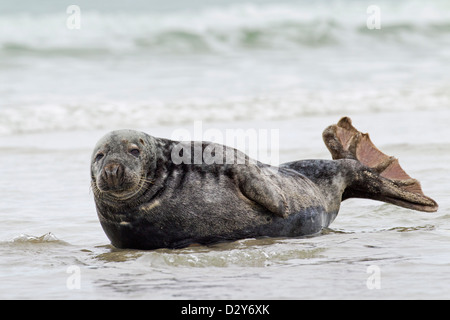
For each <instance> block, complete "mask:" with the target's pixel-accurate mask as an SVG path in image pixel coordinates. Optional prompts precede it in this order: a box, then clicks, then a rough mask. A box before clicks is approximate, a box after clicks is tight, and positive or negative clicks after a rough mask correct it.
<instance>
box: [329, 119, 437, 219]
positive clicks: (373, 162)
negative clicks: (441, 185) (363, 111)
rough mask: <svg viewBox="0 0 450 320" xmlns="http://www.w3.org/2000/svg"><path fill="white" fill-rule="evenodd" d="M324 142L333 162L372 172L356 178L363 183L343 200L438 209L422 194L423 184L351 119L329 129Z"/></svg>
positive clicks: (351, 187) (416, 208) (348, 191)
mask: <svg viewBox="0 0 450 320" xmlns="http://www.w3.org/2000/svg"><path fill="white" fill-rule="evenodd" d="M323 140H324V142H325V145H326V146H327V148H328V150H329V151H330V153H331V156H332V157H333V159H334V160H337V159H353V160H357V161H359V162H360V163H361V164H363V165H364V167H366V168H369V169H370V170H369V171H367V170H366V172H365V173H364V174H361V175H360V177H359V179H356V180H361V179H362V180H364V181H358V182H355V183H354V184H353V186H350V187H349V190H347V193H346V194H344V197H346V198H349V197H363V198H370V199H375V200H381V201H384V202H389V203H392V204H396V205H399V206H402V207H405V208H409V209H414V210H420V211H427V212H433V211H436V210H437V209H438V205H437V203H436V202H435V201H434V200H433V199H431V198H429V197H427V196H425V195H424V194H423V191H422V188H421V186H420V182H419V181H418V180H416V179H413V178H411V177H410V176H409V175H408V174H407V173H406V172H405V171H404V170H403V169H402V167H401V166H400V164H399V162H398V160H397V159H396V158H395V157H391V156H388V155H386V154H384V153H383V152H381V151H380V150H379V149H378V148H377V147H376V146H375V145H374V144H373V143H372V141H371V140H370V137H369V134H368V133H361V132H359V131H358V130H357V129H356V128H355V127H353V125H352V121H351V119H350V118H348V117H344V118H342V119H341V120H339V122H338V123H337V124H336V125H332V126H329V127H328V128H326V129H325V131H324V132H323ZM361 177H364V178H361ZM364 186H365V187H366V188H365V189H366V190H363V189H362V187H364ZM371 187H372V188H371Z"/></svg>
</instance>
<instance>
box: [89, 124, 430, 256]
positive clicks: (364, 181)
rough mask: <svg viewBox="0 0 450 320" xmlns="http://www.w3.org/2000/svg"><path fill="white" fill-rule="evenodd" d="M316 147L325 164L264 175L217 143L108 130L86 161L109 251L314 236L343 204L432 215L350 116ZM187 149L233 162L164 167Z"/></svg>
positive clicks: (263, 169)
mask: <svg viewBox="0 0 450 320" xmlns="http://www.w3.org/2000/svg"><path fill="white" fill-rule="evenodd" d="M323 139H324V142H325V144H326V146H327V148H328V149H329V151H330V152H331V155H332V158H333V160H302V161H293V162H289V163H284V164H281V165H280V166H279V167H278V168H276V170H274V168H273V167H271V166H270V165H267V164H264V163H261V162H258V161H254V160H252V159H250V158H249V157H248V156H246V155H245V154H244V153H242V152H240V151H238V150H236V149H233V148H230V147H227V146H224V145H219V144H214V143H207V142H179V141H173V140H169V139H162V138H156V137H153V136H150V135H148V134H146V133H143V132H138V131H133V130H118V131H113V132H111V133H108V134H107V135H106V136H104V137H103V138H102V139H100V141H99V142H98V143H97V145H96V146H95V149H94V152H93V154H92V164H91V187H92V190H93V194H94V199H95V204H96V209H97V213H98V217H99V220H100V223H101V225H102V227H103V229H104V231H105V233H106V235H107V236H108V238H109V239H110V241H111V243H112V245H114V246H115V247H118V248H136V249H156V248H182V247H185V246H188V245H190V244H212V243H216V242H221V241H232V240H237V239H243V238H249V237H251V238H257V237H297V236H305V235H314V234H317V233H319V232H320V231H321V230H322V229H323V228H324V227H327V226H329V225H330V223H331V222H333V220H334V219H335V218H336V216H337V214H338V211H339V208H340V205H341V202H342V201H344V200H346V199H348V198H368V199H374V200H380V201H384V202H388V203H391V204H394V205H398V206H402V207H405V208H409V209H414V210H420V211H426V212H433V211H436V210H437V209H438V205H437V203H436V202H435V201H434V200H432V199H431V198H429V197H427V196H425V195H424V194H423V192H422V189H421V186H420V183H419V182H418V181H417V180H415V179H412V178H411V177H410V176H409V175H408V174H407V173H406V172H405V171H404V170H403V169H402V168H401V166H400V165H399V162H398V160H397V159H396V158H394V157H390V156H387V155H386V154H384V153H382V152H381V151H380V150H378V149H377V148H376V147H375V146H374V145H373V143H372V142H371V140H370V138H369V135H368V134H363V133H361V132H359V131H358V130H357V129H355V128H354V127H353V125H352V123H351V120H350V118H348V117H344V118H342V119H341V120H340V121H339V122H338V123H337V124H335V125H331V126H329V127H328V128H326V129H325V131H324V132H323ZM180 146H181V148H180ZM195 148H201V150H202V151H207V150H210V151H211V150H212V149H213V150H215V151H214V152H218V151H220V152H218V154H215V157H216V158H217V156H219V157H224V158H225V157H228V158H227V159H228V160H229V159H230V158H229V156H230V154H231V155H232V156H233V157H234V158H233V159H234V161H232V163H229V162H230V161H224V162H223V163H220V164H218V163H217V161H216V162H213V163H210V162H208V163H207V162H206V161H200V162H195V163H185V162H181V163H178V162H179V161H178V162H177V161H173V155H174V153H175V154H176V155H178V156H181V157H183V156H184V155H183V154H182V153H183V152H189V151H192V152H193V151H194V149H195ZM208 148H209V149H208Z"/></svg>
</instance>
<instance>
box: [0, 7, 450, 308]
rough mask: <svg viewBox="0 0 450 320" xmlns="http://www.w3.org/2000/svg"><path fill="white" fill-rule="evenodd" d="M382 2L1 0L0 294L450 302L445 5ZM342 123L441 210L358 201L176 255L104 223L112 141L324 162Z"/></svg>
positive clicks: (448, 12) (449, 13) (449, 67)
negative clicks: (154, 140) (281, 232)
mask: <svg viewBox="0 0 450 320" xmlns="http://www.w3.org/2000/svg"><path fill="white" fill-rule="evenodd" d="M376 2H377V3H373V1H370V2H369V1H315V2H309V1H286V0H285V1H270V0H266V1H262V0H261V1H256V0H253V1H247V2H241V1H219V0H216V1H206V0H197V1H192V2H190V3H188V2H187V1H164V2H162V1H137V0H135V1H127V2H126V5H125V4H124V3H123V2H120V1H109V2H107V4H106V3H105V2H100V1H78V2H77V3H72V2H70V3H69V2H67V3H66V2H61V1H47V2H46V3H45V4H38V3H36V2H33V1H22V2H20V3H19V2H10V3H6V2H2V3H0V97H1V99H0V135H1V136H0V195H1V199H2V200H1V201H0V215H1V217H2V224H1V227H0V289H1V290H0V297H1V298H3V299H18V298H25V299H32V298H37V299H54V298H59V299H77V298H83V299H110V298H111V299H113V298H115V299H117V298H123V299H140V298H145V299H308V298H323V299H328V298H344V299H347V298H402V299H413V298H414V299H416V298H419V299H423V298H438V299H439V298H446V299H448V298H450V290H449V288H450V272H449V270H450V269H449V267H450V253H449V251H450V222H449V221H450V209H449V205H450V199H449V192H448V190H450V182H448V179H449V177H450V174H449V173H450V170H449V165H448V164H449V163H450V129H449V125H448V124H449V123H450V78H449V76H448V74H450V49H449V48H450V24H449V22H448V21H450V20H449V19H450V6H449V4H448V3H447V2H445V1H438V0H434V1H427V2H422V1H395V2H388V1H376ZM70 5H76V6H78V9H79V14H80V16H79V18H80V19H79V20H78V23H79V25H78V27H79V28H70V27H69V26H70V24H68V22H70V21H72V20H68V19H71V15H72V14H73V12H72V11H69V12H68V10H67V8H68V7H69V6H70ZM371 5H375V6H376V7H377V8H378V9H379V13H380V16H379V26H378V27H379V29H377V28H371V27H370V26H371V24H370V23H368V19H371V15H372V14H373V13H372V11H371V10H368V8H369V6H371ZM344 115H347V116H350V117H351V118H352V119H353V123H354V125H355V126H356V127H357V128H358V129H360V130H362V131H363V132H366V131H367V132H370V134H371V138H372V140H373V141H374V143H375V144H376V145H377V146H378V147H379V148H380V149H381V150H382V151H384V152H385V153H387V154H389V155H393V156H396V157H398V158H399V159H400V163H401V165H402V167H403V168H404V169H405V170H406V171H407V172H408V173H409V174H410V175H411V176H412V177H414V178H417V179H419V180H420V181H421V182H422V187H423V189H424V192H425V194H427V195H429V196H430V197H432V198H434V199H435V200H436V201H437V202H438V203H439V205H440V208H439V211H438V212H437V213H421V212H415V211H411V210H407V209H403V208H398V207H395V206H392V205H388V204H383V203H380V202H375V201H369V200H361V199H351V200H347V201H345V202H343V204H342V206H341V210H340V213H339V215H338V217H337V219H336V220H335V222H334V223H333V224H332V225H331V226H330V229H327V230H324V231H323V233H322V234H321V235H318V236H314V237H306V238H293V239H292V238H290V239H289V238H276V239H244V240H240V241H235V242H230V243H222V244H217V245H212V246H198V247H189V248H185V249H179V250H168V249H159V250H154V251H141V250H119V249H116V248H114V247H112V246H111V245H110V244H109V241H108V239H107V238H106V236H105V234H104V233H103V230H102V229H101V226H100V224H99V222H98V218H97V215H96V212H95V205H94V201H93V194H92V191H91V190H90V175H89V167H90V157H91V152H92V149H93V147H94V145H95V143H96V141H97V140H98V139H99V138H100V137H101V136H102V135H104V134H105V133H106V132H108V131H109V130H113V129H119V128H130V129H137V130H142V131H145V132H147V133H149V134H152V135H154V136H159V137H166V138H171V137H172V136H173V135H174V132H178V131H179V130H180V129H184V130H185V131H187V132H192V136H195V134H196V132H195V131H196V124H198V123H201V124H202V130H203V131H206V130H215V132H219V133H220V132H221V133H223V136H225V133H226V132H227V130H250V131H252V130H253V131H254V132H262V131H264V130H265V132H276V133H277V137H278V142H277V143H276V144H275V145H269V146H268V147H269V148H270V147H271V146H273V147H274V149H273V150H271V151H272V152H275V153H276V155H277V156H278V159H279V162H280V163H281V162H285V161H292V160H297V159H307V158H325V159H329V158H330V155H329V154H328V152H327V150H326V148H325V146H324V144H323V142H322V140H321V132H322V130H323V129H324V128H325V127H326V126H328V125H330V124H333V123H336V121H338V120H339V118H340V117H341V116H344ZM261 130H262V131H261ZM274 130H275V131H274ZM197 131H198V130H197ZM197 134H198V132H197ZM218 142H227V141H218ZM228 142H229V143H228V144H232V141H231V142H230V141H228Z"/></svg>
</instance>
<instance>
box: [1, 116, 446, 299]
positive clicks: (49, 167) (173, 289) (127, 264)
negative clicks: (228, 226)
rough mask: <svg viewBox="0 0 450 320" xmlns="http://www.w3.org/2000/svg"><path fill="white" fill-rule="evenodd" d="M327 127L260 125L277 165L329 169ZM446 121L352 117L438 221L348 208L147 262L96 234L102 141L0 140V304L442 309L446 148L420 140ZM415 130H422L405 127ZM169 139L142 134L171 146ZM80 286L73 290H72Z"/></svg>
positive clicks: (149, 256)
mask: <svg viewBox="0 0 450 320" xmlns="http://www.w3.org/2000/svg"><path fill="white" fill-rule="evenodd" d="M405 117H409V118H408V121H405V120H399V119H401V118H403V119H405ZM437 118H439V119H437ZM333 119H334V117H305V118H300V119H295V120H292V121H283V122H276V121H274V122H270V123H268V124H269V125H270V126H271V127H278V128H280V153H281V154H280V160H281V161H288V160H291V159H297V158H308V155H311V156H312V157H320V158H329V156H328V155H327V152H326V149H325V147H324V146H323V145H322V143H321V142H320V132H321V129H322V127H323V125H322V124H324V123H332V122H334V120H333ZM448 120H450V113H449V112H441V113H439V114H436V113H427V112H422V113H417V114H414V115H407V114H404V113H392V114H378V115H369V116H356V117H354V123H355V124H358V127H359V128H364V129H367V131H370V132H371V135H372V139H373V140H374V141H376V143H377V145H378V146H379V147H380V148H381V149H382V150H384V151H386V152H390V154H395V155H396V156H398V157H399V158H400V161H401V164H402V165H403V167H404V168H407V169H406V170H407V171H408V172H409V173H410V174H411V175H412V176H413V177H415V178H418V179H419V180H420V181H422V185H423V188H424V190H425V192H426V193H427V194H428V195H430V196H432V197H434V198H435V199H436V201H438V202H439V204H440V210H439V211H438V212H437V213H420V212H414V211H410V210H407V209H402V208H397V207H394V206H392V205H388V204H382V203H379V202H374V201H368V200H347V201H345V202H344V203H343V205H342V207H341V211H340V213H339V215H338V218H337V219H336V221H335V222H334V223H333V224H332V225H331V229H328V230H324V232H323V234H322V235H319V236H314V237H306V238H295V239H284V238H281V239H244V240H241V241H236V242H231V243H222V244H217V245H213V246H209V247H205V246H196V247H189V248H185V249H180V250H168V249H160V250H155V251H140V250H119V249H115V248H113V247H112V246H111V245H109V241H108V239H107V238H106V236H105V235H104V233H103V231H102V229H101V227H100V224H99V222H98V220H97V217H96V213H95V207H94V204H93V199H92V194H91V191H90V189H89V171H88V168H89V156H90V152H91V148H92V144H93V141H95V140H96V138H97V137H98V136H100V135H101V134H102V132H91V133H89V134H87V133H84V132H66V133H64V134H61V135H53V134H52V135H48V134H29V135H23V136H15V137H7V138H4V137H3V138H1V139H0V149H1V151H2V152H1V155H0V161H1V163H2V166H1V168H0V174H1V176H2V177H6V178H5V181H8V183H4V184H2V185H1V186H0V193H1V194H3V195H5V199H7V201H2V203H1V204H0V211H1V212H2V215H3V224H2V225H3V228H2V239H1V242H0V255H1V257H2V258H1V261H0V275H1V286H2V289H3V290H2V291H1V295H2V298H27V299H28V298H43V299H47V298H62V299H75V298H83V299H109V298H111V299H112V298H124V299H140V298H150V299H256V298H258V299H303V298H305V299H309V298H323V299H328V298H340V299H341V298H407V299H409V298H414V299H416V298H419V299H421V298H438V299H441V298H450V293H449V290H448V288H449V287H450V273H449V272H448V270H449V266H450V254H449V251H450V222H449V221H450V211H449V209H448V208H449V198H448V195H447V190H448V187H449V183H448V182H446V180H445V179H444V178H443V177H445V176H446V175H448V173H449V172H448V168H447V163H448V161H449V160H450V153H449V151H448V150H450V149H449V148H448V146H449V145H450V141H449V140H448V136H446V137H442V136H441V137H440V138H438V139H429V138H428V137H427V135H431V136H434V135H435V133H430V132H431V131H433V129H434V130H435V131H436V132H445V131H446V130H448V129H447V128H446V125H445V124H446V123H447V121H448ZM417 121H420V122H421V125H417V126H414V125H413V124H414V123H416V122H417ZM381 124H383V125H381ZM235 125H236V126H240V127H242V128H254V127H257V126H261V125H262V124H261V123H257V124H256V123H248V122H247V123H244V122H242V123H240V124H235ZM252 125H254V126H253V127H252ZM266 125H267V124H266ZM211 126H212V127H216V128H218V129H220V128H221V126H220V125H217V124H211ZM174 128H175V127H172V128H170V127H159V128H154V129H153V130H152V129H150V128H147V129H146V128H144V130H145V131H153V132H154V133H155V134H156V135H158V136H170V132H171V131H172V130H173V129H174ZM222 128H225V126H223V125H222ZM294 128H296V129H294ZM408 128H409V129H408ZM421 128H423V129H425V132H423V134H421V135H420V136H419V135H418V132H416V131H417V130H419V129H421ZM397 131H398V132H397ZM394 135H395V137H394V138H392V137H393V136H394ZM412 137H417V139H415V138H412ZM428 139H429V140H428ZM426 141H433V142H432V143H426ZM11 167H14V168H16V169H15V170H11ZM74 266H75V267H74ZM369 266H376V268H379V271H380V286H381V288H380V289H372V290H371V289H369V288H368V286H367V281H368V279H369V277H370V276H371V275H372V273H373V271H371V270H372V269H369V271H370V272H369V273H367V271H368V267H369ZM73 268H75V269H73ZM74 270H75V271H74ZM68 271H69V273H68ZM77 275H79V278H78V279H79V280H80V282H79V289H78V286H77V285H76V284H77V283H76V282H75V284H74V282H71V281H72V280H73V276H77ZM67 281H69V283H68V282H67ZM71 288H74V289H71Z"/></svg>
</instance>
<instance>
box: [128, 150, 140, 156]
mask: <svg viewBox="0 0 450 320" xmlns="http://www.w3.org/2000/svg"><path fill="white" fill-rule="evenodd" d="M130 153H131V154H132V155H133V156H135V157H139V155H140V154H141V152H140V151H139V149H136V148H133V149H131V150H130Z"/></svg>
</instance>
